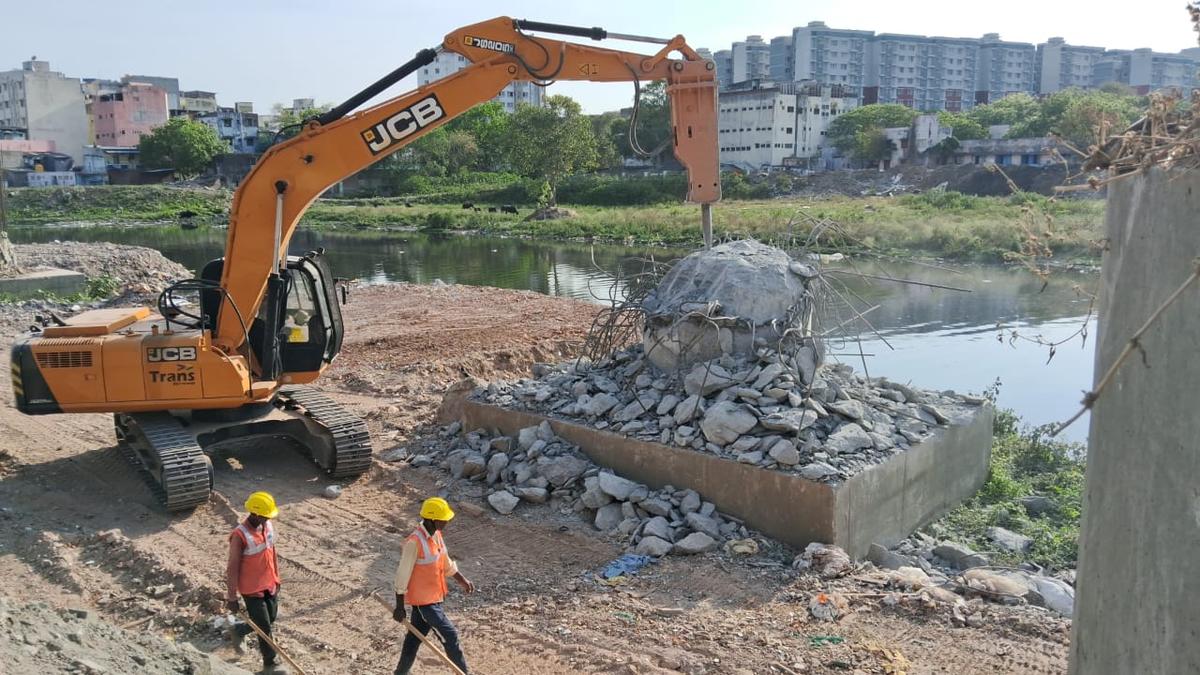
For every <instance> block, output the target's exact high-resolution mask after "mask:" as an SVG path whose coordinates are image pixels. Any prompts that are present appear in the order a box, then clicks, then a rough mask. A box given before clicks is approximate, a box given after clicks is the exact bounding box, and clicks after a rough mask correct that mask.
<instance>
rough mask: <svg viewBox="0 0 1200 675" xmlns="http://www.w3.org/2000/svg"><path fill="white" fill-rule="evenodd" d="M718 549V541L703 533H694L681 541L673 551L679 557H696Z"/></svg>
mask: <svg viewBox="0 0 1200 675" xmlns="http://www.w3.org/2000/svg"><path fill="white" fill-rule="evenodd" d="M716 547H717V541H716V539H714V538H712V537H710V536H708V535H707V534H705V533H703V532H693V533H691V534H689V535H688V536H686V537H684V538H683V539H680V540H679V541H678V542H677V543H676V544H675V546H674V548H672V549H671V551H672V552H673V553H676V554H679V555H696V554H698V553H705V552H707V551H711V550H713V549H715V548H716Z"/></svg>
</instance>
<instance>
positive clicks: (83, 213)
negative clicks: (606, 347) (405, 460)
mask: <svg viewBox="0 0 1200 675" xmlns="http://www.w3.org/2000/svg"><path fill="white" fill-rule="evenodd" d="M590 178H592V180H587V181H582V180H581V181H580V184H579V185H578V186H576V188H575V189H574V191H572V190H567V189H563V190H560V203H561V204H562V205H563V206H566V207H569V208H570V209H572V210H573V211H575V212H576V213H577V215H576V216H575V217H573V218H565V219H560V220H552V221H537V222H526V221H525V220H524V217H525V216H527V215H528V214H529V213H530V211H531V209H532V207H531V206H530V202H529V201H523V200H522V199H514V198H512V197H514V196H516V197H519V196H520V195H510V194H507V192H506V191H509V190H515V189H516V188H519V187H520V186H521V185H523V184H522V183H510V184H509V186H508V187H505V188H502V189H501V190H500V192H498V193H497V192H490V193H489V192H482V193H481V192H474V193H470V192H469V191H471V190H477V189H478V185H479V184H477V183H472V182H470V181H467V182H465V183H464V184H463V185H461V186H457V187H458V188H459V189H461V190H462V192H454V195H455V196H456V197H462V196H463V195H468V194H470V198H469V199H468V198H465V197H464V198H462V199H456V200H455V201H454V202H453V203H425V202H420V201H417V199H408V200H406V199H404V198H387V197H372V198H362V199H320V200H318V201H317V202H316V203H314V204H313V205H312V207H311V208H310V209H309V210H308V211H307V213H306V214H305V216H304V219H303V221H302V224H303V225H305V226H308V227H313V228H318V229H322V228H328V229H342V228H352V229H359V230H369V229H372V228H390V227H409V228H413V229H427V230H436V231H444V232H454V231H459V232H462V231H474V232H483V233H487V234H497V235H511V236H521V237H535V238H546V239H590V240H596V241H606V242H615V243H622V244H627V245H646V246H653V245H683V246H697V245H699V244H700V242H701V238H700V210H699V207H697V206H696V205H694V204H684V203H681V202H680V201H679V199H681V197H680V196H679V195H674V193H673V192H672V190H674V187H672V185H671V181H670V180H669V178H670V177H662V178H654V179H646V180H648V181H652V182H647V183H646V184H645V185H643V186H642V187H641V188H637V189H634V188H631V187H630V185H631V183H632V181H631V180H630V179H621V180H616V179H611V180H609V179H595V177H590ZM725 182H726V183H729V185H728V186H727V187H728V189H727V190H726V191H725V200H724V201H722V202H721V203H719V204H716V205H715V206H714V207H713V221H714V227H715V230H716V233H717V235H718V236H719V237H723V236H729V237H755V238H758V239H761V240H763V241H768V242H772V241H776V242H778V241H783V240H786V239H788V238H789V237H800V238H803V237H806V236H807V235H808V233H809V229H810V226H809V225H808V220H807V219H804V218H796V219H795V220H796V223H795V224H794V225H792V226H791V227H789V221H792V220H793V218H795V216H796V215H797V214H798V213H807V214H809V215H811V216H813V217H814V218H817V219H831V220H834V221H837V222H838V223H840V224H841V225H842V227H843V228H844V229H845V231H846V232H847V233H848V234H849V235H850V236H851V237H852V238H853V239H855V240H857V241H861V242H863V243H864V244H865V245H867V246H869V247H872V248H875V249H878V250H882V251H885V252H907V253H915V254H919V255H930V256H935V257H941V258H947V259H954V260H964V261H988V262H996V261H1002V260H1004V259H1005V258H1006V256H1008V255H1011V254H1013V253H1016V252H1018V251H1019V250H1020V245H1021V242H1022V241H1023V240H1024V238H1025V237H1026V235H1027V232H1026V230H1025V229H1024V228H1023V227H1022V225H1021V223H1022V221H1023V220H1024V221H1025V222H1030V223H1034V225H1033V227H1034V228H1035V229H1037V230H1039V231H1038V232H1037V234H1038V236H1044V232H1042V231H1041V230H1043V229H1044V215H1049V216H1051V217H1052V218H1053V229H1054V231H1055V235H1054V243H1053V248H1054V249H1055V251H1056V255H1058V256H1059V257H1060V258H1066V259H1077V258H1078V259H1083V258H1086V259H1091V260H1094V259H1095V257H1096V256H1097V255H1098V254H1097V252H1096V251H1095V250H1093V249H1092V247H1091V242H1093V241H1095V240H1097V239H1099V238H1100V237H1101V229H1102V221H1103V216H1104V203H1103V202H1102V201H1099V200H1050V199H1048V198H1046V197H1042V196H1040V195H1031V194H1018V195H1014V196H1011V197H973V196H969V195H963V194H959V193H957V192H946V191H930V192H926V193H923V194H919V195H906V196H902V197H827V198H819V199H813V198H796V197H782V198H775V199H766V198H760V197H756V196H755V195H757V194H758V193H759V192H761V188H763V187H765V186H766V185H767V184H766V183H760V184H754V185H751V184H749V183H746V182H745V181H744V180H743V179H741V178H740V177H737V176H731V177H727V178H726V180H725ZM513 186H516V187H513ZM441 187H447V186H441ZM564 188H565V186H564ZM522 189H523V188H522ZM518 191H520V190H518ZM432 194H439V195H441V196H442V197H444V196H445V194H444V193H429V194H426V195H424V197H425V198H427V199H432V196H431V195H432ZM489 194H491V195H492V196H494V197H496V198H495V199H492V198H489V197H488V195H489ZM572 194H574V195H575V196H576V198H577V199H578V200H579V201H571V199H569V198H568V197H569V196H571V195H572ZM230 196H231V193H230V192H228V191H222V190H200V189H186V188H172V187H164V186H101V187H77V188H50V189H32V188H25V189H21V190H17V191H16V193H15V196H14V198H13V200H12V214H11V215H12V221H13V223H14V224H37V223H45V222H53V221H89V222H113V221H118V222H119V221H175V220H177V219H178V218H180V217H181V214H182V213H184V212H188V211H190V212H192V213H195V214H196V215H197V217H198V218H200V219H201V220H204V219H207V220H220V219H221V218H222V217H223V216H224V214H226V212H227V210H228V206H229V199H230ZM739 197H741V198H739ZM620 200H634V201H643V200H644V201H646V202H647V203H639V204H637V205H632V206H612V205H596V204H592V203H588V202H609V201H620ZM405 201H409V202H410V203H412V204H413V205H412V206H405ZM463 201H470V202H473V203H474V204H475V205H476V206H478V207H479V208H480V209H481V210H479V211H476V210H474V209H463V208H462V202H463ZM509 203H511V204H517V205H518V206H519V208H520V210H521V213H520V215H517V216H513V215H511V214H505V213H500V212H496V213H489V212H488V211H487V207H488V206H493V207H495V206H499V205H501V204H509ZM853 248H854V245H853V244H849V245H848V244H847V242H828V244H827V246H826V250H829V251H833V250H841V251H848V250H853Z"/></svg>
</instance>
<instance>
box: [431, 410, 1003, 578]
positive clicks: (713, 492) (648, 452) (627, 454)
mask: <svg viewBox="0 0 1200 675" xmlns="http://www.w3.org/2000/svg"><path fill="white" fill-rule="evenodd" d="M469 393H470V392H469V391H466V390H457V391H456V390H451V391H450V392H448V393H447V395H446V398H445V400H444V401H443V403H442V408H441V411H440V413H439V416H440V418H441V421H442V422H443V423H449V422H452V421H455V420H457V421H461V422H462V424H463V428H464V429H479V428H483V429H487V430H489V431H492V432H494V433H500V434H504V435H516V433H517V432H518V431H519V430H520V429H523V428H525V427H529V426H536V425H538V424H540V423H541V422H542V420H549V422H550V426H551V427H552V428H553V429H554V433H556V434H557V435H558V436H559V437H561V438H564V439H566V440H567V441H569V442H571V443H574V444H575V445H578V446H579V448H580V450H582V451H583V452H584V453H585V454H587V456H588V457H589V458H591V460H592V461H593V462H595V463H596V464H599V465H601V466H605V467H608V468H610V469H612V470H613V471H615V472H616V473H618V474H620V475H621V476H624V477H626V478H630V479H632V480H636V481H639V482H642V483H645V484H646V485H649V486H650V487H652V488H655V489H658V488H661V487H662V486H664V485H668V484H669V485H673V486H674V487H676V488H690V489H693V490H696V491H697V492H699V493H700V494H701V495H703V496H704V499H706V500H708V501H711V502H712V503H714V504H716V506H717V508H718V509H719V510H720V511H721V512H723V513H727V514H730V515H733V516H735V517H737V518H740V519H742V520H743V521H745V523H746V525H747V526H749V527H752V528H754V529H756V530H758V531H760V532H763V533H764V534H767V535H770V536H771V537H774V538H775V539H778V540H780V541H783V542H786V543H788V544H790V545H792V546H794V547H797V548H802V547H804V546H807V545H808V544H809V543H811V542H814V541H816V542H822V543H826V544H836V545H838V546H841V547H842V548H844V549H845V550H846V551H847V552H848V553H849V554H850V555H852V556H855V557H862V556H865V555H866V553H867V549H868V548H869V547H870V545H871V543H872V542H879V543H881V544H884V545H891V544H894V543H896V542H898V541H899V540H901V539H903V538H904V537H906V536H908V535H909V534H911V533H912V532H913V531H914V530H916V529H917V528H919V527H921V526H922V525H925V524H926V523H928V522H930V521H931V520H933V519H935V518H937V517H938V516H940V515H942V514H943V513H945V512H946V511H948V510H949V509H951V508H953V507H954V506H956V505H958V504H959V503H961V502H962V501H963V500H965V499H967V498H968V497H970V496H971V495H972V494H974V493H975V491H976V490H978V489H979V487H980V486H981V485H982V484H983V481H984V480H985V479H986V478H987V470H988V460H989V458H990V457H991V443H992V414H993V410H992V408H991V407H990V406H984V407H982V408H980V410H979V413H978V414H976V415H975V416H974V417H973V418H972V419H971V420H970V421H969V422H968V423H966V424H962V425H959V426H951V427H948V428H942V429H939V430H938V431H937V432H935V434H934V436H932V437H931V438H929V439H928V440H926V441H924V442H922V443H921V444H919V445H917V446H915V447H913V448H911V449H909V450H908V451H906V452H903V453H900V454H898V455H895V456H893V457H892V458H891V459H889V460H888V461H886V462H884V463H882V464H879V465H877V466H874V467H871V468H869V469H867V470H865V471H863V472H861V473H859V474H857V475H855V476H853V477H851V478H850V479H849V480H847V481H846V482H844V483H840V484H836V485H835V484H829V483H819V482H814V481H810V480H806V479H804V478H801V477H800V476H797V475H794V474H787V473H783V472H780V471H774V470H768V469H762V468H759V467H756V466H749V465H746V464H739V463H738V462H735V461H732V460H728V459H722V458H720V457H716V456H713V455H708V454H704V453H700V452H696V451H694V450H690V449H683V448H677V447H673V446H669V445H663V444H660V443H651V442H646V441H640V440H637V439H633V438H628V437H626V436H622V435H620V434H615V433H611V432H607V431H601V430H598V429H593V428H591V427H588V426H584V425H581V424H576V423H573V422H566V421H562V420H557V419H553V418H549V417H544V416H542V415H537V414H534V413H529V412H524V411H518V410H509V409H506V408H500V407H497V406H493V405H488V404H483V403H477V402H474V401H469V400H467V398H466V396H467V395H468V394H469Z"/></svg>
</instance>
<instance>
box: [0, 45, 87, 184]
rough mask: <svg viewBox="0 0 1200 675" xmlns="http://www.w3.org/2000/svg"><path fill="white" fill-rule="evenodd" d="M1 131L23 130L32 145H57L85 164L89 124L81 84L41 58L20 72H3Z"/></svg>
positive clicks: (0, 88) (0, 107)
mask: <svg viewBox="0 0 1200 675" xmlns="http://www.w3.org/2000/svg"><path fill="white" fill-rule="evenodd" d="M0 127H7V128H10V129H21V130H23V133H24V134H25V138H26V139H28V140H31V141H53V142H54V146H55V149H56V151H57V152H61V153H65V154H68V155H70V156H71V157H72V158H73V159H74V160H75V161H76V162H80V161H82V160H83V146H84V145H85V144H86V143H87V139H88V120H87V111H86V109H85V106H84V98H83V90H82V89H81V87H80V83H79V80H77V79H75V78H70V77H66V76H65V75H63V74H62V73H58V72H54V71H52V70H50V62H49V61H39V60H38V59H37V57H33V58H31V59H30V60H28V61H25V62H23V63H22V64H21V68H20V70H9V71H3V72H0Z"/></svg>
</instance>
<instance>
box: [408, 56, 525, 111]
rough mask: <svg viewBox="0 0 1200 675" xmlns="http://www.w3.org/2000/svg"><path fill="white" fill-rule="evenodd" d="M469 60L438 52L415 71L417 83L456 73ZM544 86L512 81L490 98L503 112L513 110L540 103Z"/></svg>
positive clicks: (424, 83) (467, 63) (428, 81)
mask: <svg viewBox="0 0 1200 675" xmlns="http://www.w3.org/2000/svg"><path fill="white" fill-rule="evenodd" d="M470 63H471V62H470V61H468V60H467V59H466V57H465V56H462V55H461V54H455V53H454V52H439V53H438V55H437V58H435V59H434V60H433V63H430V64H428V65H426V66H423V67H422V68H421V69H420V70H418V71H417V84H419V85H420V86H425V85H427V84H429V83H430V82H433V81H435V80H440V79H442V78H443V77H446V76H447V75H451V74H453V73H457V72H458V71H460V70H462V69H463V68H466V67H467V66H468V65H469V64H470ZM545 91H546V88H545V87H539V86H537V85H536V84H534V83H532V82H513V83H511V84H509V85H508V86H507V87H505V88H504V89H502V90H501V91H500V93H499V94H497V95H496V97H495V98H494V99H492V100H494V101H496V102H498V103H500V104H502V105H503V106H504V110H505V112H510V113H511V112H514V111H515V110H516V109H517V106H518V105H521V104H522V103H524V104H528V105H536V106H540V105H542V101H543V100H544V98H545Z"/></svg>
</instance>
